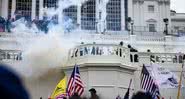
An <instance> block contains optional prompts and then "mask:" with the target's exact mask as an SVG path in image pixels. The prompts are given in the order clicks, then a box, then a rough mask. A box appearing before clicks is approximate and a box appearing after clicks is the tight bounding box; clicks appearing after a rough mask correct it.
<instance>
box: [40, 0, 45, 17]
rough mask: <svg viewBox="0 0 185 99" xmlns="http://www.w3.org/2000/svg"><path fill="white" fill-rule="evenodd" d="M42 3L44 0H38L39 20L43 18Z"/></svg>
mask: <svg viewBox="0 0 185 99" xmlns="http://www.w3.org/2000/svg"><path fill="white" fill-rule="evenodd" d="M43 3H44V0H39V19H42V18H43Z"/></svg>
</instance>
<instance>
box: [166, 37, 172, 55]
mask: <svg viewBox="0 0 185 99" xmlns="http://www.w3.org/2000/svg"><path fill="white" fill-rule="evenodd" d="M164 40H165V41H164V51H165V52H171V51H172V50H173V47H172V41H173V40H172V36H170V35H166V36H165V38H164Z"/></svg>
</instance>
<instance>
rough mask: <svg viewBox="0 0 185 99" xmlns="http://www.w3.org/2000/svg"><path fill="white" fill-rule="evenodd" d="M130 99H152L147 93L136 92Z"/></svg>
mask: <svg viewBox="0 0 185 99" xmlns="http://www.w3.org/2000/svg"><path fill="white" fill-rule="evenodd" d="M132 99H152V95H151V94H150V93H148V92H141V91H139V92H137V93H136V94H134V95H133V96H132Z"/></svg>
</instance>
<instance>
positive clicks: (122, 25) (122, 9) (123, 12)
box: [121, 0, 130, 31]
mask: <svg viewBox="0 0 185 99" xmlns="http://www.w3.org/2000/svg"><path fill="white" fill-rule="evenodd" d="M128 1H130V0H128ZM124 3H125V0H121V30H122V31H123V30H125V4H124Z"/></svg>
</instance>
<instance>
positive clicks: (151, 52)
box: [0, 0, 185, 99]
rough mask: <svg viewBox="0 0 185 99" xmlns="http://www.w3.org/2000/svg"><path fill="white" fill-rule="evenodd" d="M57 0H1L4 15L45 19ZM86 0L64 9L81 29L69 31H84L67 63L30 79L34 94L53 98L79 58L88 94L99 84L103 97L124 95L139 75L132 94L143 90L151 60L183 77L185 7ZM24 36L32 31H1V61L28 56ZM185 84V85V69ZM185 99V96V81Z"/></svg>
mask: <svg viewBox="0 0 185 99" xmlns="http://www.w3.org/2000/svg"><path fill="white" fill-rule="evenodd" d="M57 1H58V0H0V16H1V17H3V18H4V19H8V18H12V17H14V16H15V12H17V11H20V12H21V15H22V16H27V17H29V18H30V19H31V20H43V19H44V17H43V16H46V13H45V9H48V8H52V7H53V8H57V7H58V5H57V4H58V3H57ZM79 1H80V0H79ZM81 1H82V2H83V3H81V4H78V5H71V6H69V7H67V8H65V9H64V10H63V14H64V15H65V16H67V17H68V18H70V19H72V23H73V24H74V25H75V26H76V27H78V31H72V32H74V33H67V35H66V37H69V38H70V37H71V36H70V34H78V33H82V34H83V35H79V36H77V37H78V40H76V41H75V46H73V48H70V50H68V56H67V62H66V64H65V65H64V66H60V67H59V68H58V67H57V70H53V71H52V70H51V71H49V72H55V73H48V74H46V75H45V76H44V77H39V78H38V79H34V80H33V79H26V80H25V85H26V87H27V89H28V90H29V92H30V96H31V98H32V99H39V98H40V97H42V98H43V99H46V98H48V97H49V96H50V95H51V93H52V91H53V90H54V88H55V86H56V84H57V83H58V82H59V81H60V79H61V77H63V76H64V72H65V73H66V74H67V76H68V77H70V74H71V72H72V68H73V66H74V65H75V64H78V65H79V67H80V74H81V78H82V81H83V83H84V85H85V92H84V96H87V97H89V93H88V89H90V88H95V89H96V90H97V94H98V95H99V96H100V97H101V99H115V98H116V96H117V95H120V96H121V97H123V96H124V95H125V93H126V91H127V88H128V85H129V81H130V79H132V80H133V82H132V84H131V93H130V97H131V95H132V93H134V92H137V91H138V90H140V74H141V69H142V66H143V64H149V65H150V64H152V62H151V61H153V62H155V64H158V65H160V66H163V67H165V68H167V69H169V70H170V71H171V72H173V73H175V74H176V75H177V76H178V77H179V78H180V73H181V67H182V64H183V62H184V60H183V57H184V56H185V43H184V42H185V12H184V13H176V12H175V11H174V10H171V9H170V4H171V2H170V0H81ZM56 18H58V19H59V18H60V17H57V16H56ZM35 36H41V35H39V34H38V35H34V37H35ZM22 37H24V38H26V37H27V35H18V34H17V33H13V32H11V33H8V32H6V31H5V32H0V63H5V64H6V63H7V64H9V63H15V64H17V63H20V62H21V61H22V60H24V57H23V54H24V53H23V51H22V49H21V47H19V46H21V44H20V43H19V42H18V41H17V39H19V38H22ZM27 38H28V39H30V38H33V37H30V36H28V37H27ZM29 42H32V41H29ZM53 43H56V42H53ZM51 51H52V50H51ZM53 51H55V50H53ZM46 56H47V55H46ZM182 85H183V86H185V73H184V71H183V77H182ZM177 90H178V88H171V89H165V88H161V89H160V93H161V95H162V96H164V97H165V99H170V97H171V99H176V97H177ZM180 99H185V89H184V87H182V88H181V98H180Z"/></svg>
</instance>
